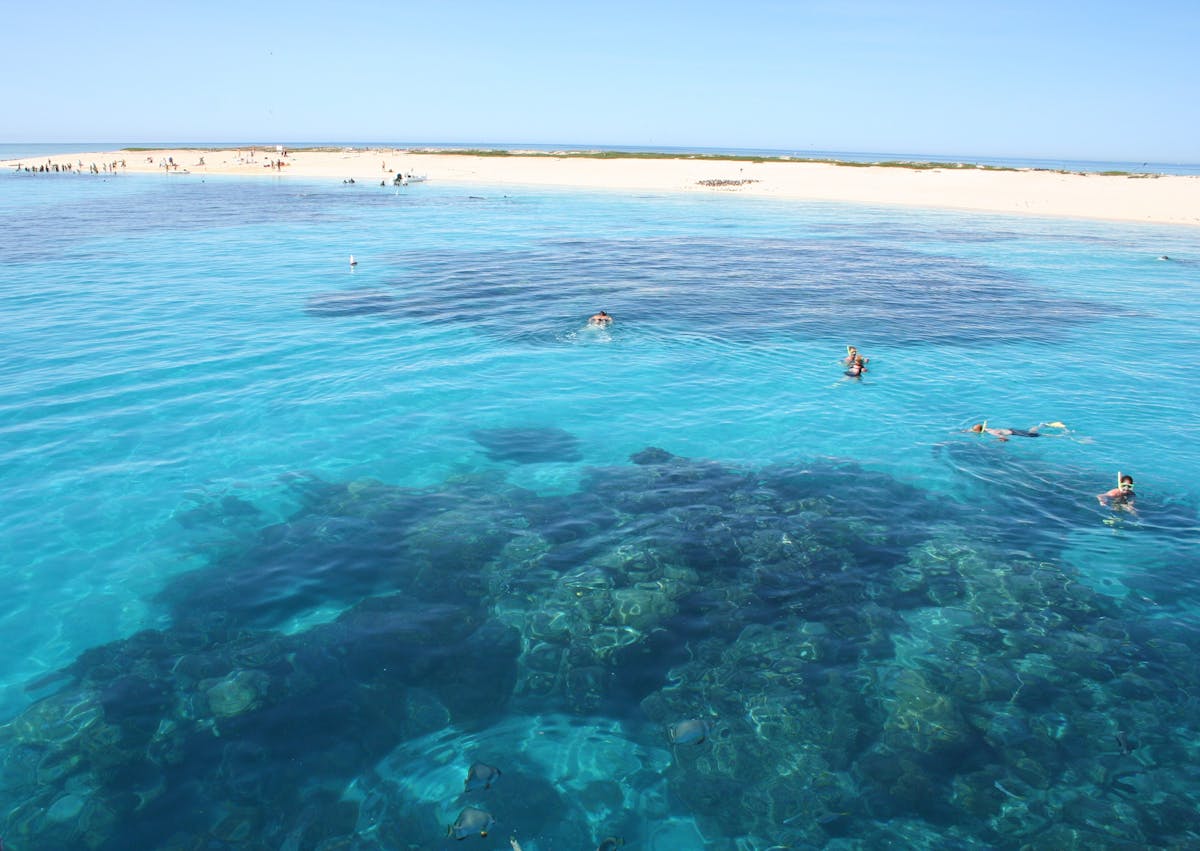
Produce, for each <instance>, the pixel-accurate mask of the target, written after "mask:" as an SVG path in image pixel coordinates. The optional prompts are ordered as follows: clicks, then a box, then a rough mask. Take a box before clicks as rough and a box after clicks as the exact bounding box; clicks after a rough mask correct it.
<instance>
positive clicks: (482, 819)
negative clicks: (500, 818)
mask: <svg viewBox="0 0 1200 851" xmlns="http://www.w3.org/2000/svg"><path fill="white" fill-rule="evenodd" d="M495 823H496V819H494V818H493V817H492V814H491V813H489V812H488V811H487V810H481V809H479V808H478V807H464V808H463V811H462V812H461V813H459V814H458V818H457V819H455V820H454V824H452V825H450V826H449V827H448V828H446V835H447V836H450V837H453V838H454V839H466V838H467V837H468V836H473V835H475V834H476V833H478V834H479V835H480V836H487V835H488V831H489V830H491V829H492V825H494V824H495Z"/></svg>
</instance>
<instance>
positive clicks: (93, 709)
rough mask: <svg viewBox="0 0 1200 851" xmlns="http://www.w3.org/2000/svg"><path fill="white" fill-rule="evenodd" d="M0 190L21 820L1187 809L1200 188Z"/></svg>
mask: <svg viewBox="0 0 1200 851" xmlns="http://www.w3.org/2000/svg"><path fill="white" fill-rule="evenodd" d="M0 220H2V221H3V223H4V226H5V227H4V230H5V233H6V235H7V236H6V239H5V240H4V242H3V243H2V244H0V261H2V262H0V284H2V286H0V315H2V316H3V318H4V320H5V321H4V323H3V328H2V330H0V337H2V339H3V342H4V349H5V352H6V355H7V356H6V357H5V359H4V360H3V362H2V366H0V369H2V371H3V379H4V380H3V382H2V384H0V475H2V477H3V481H4V482H5V488H6V498H5V504H6V515H5V522H4V524H3V526H2V527H0V553H3V562H2V568H0V569H2V570H3V576H4V578H5V580H6V582H7V585H8V588H9V593H8V594H7V595H5V601H4V602H3V603H0V636H2V637H3V639H4V640H5V642H6V643H7V644H8V646H9V648H10V651H9V653H8V654H6V657H5V661H4V662H3V663H0V710H2V714H0V718H2V720H3V721H4V722H6V723H5V725H4V726H3V728H0V758H2V760H3V762H2V765H3V773H2V774H0V804H2V806H0V818H2V819H3V821H0V829H2V832H0V835H3V836H4V838H5V841H6V846H7V847H8V848H10V849H14V851H24V849H26V848H41V847H91V848H99V849H118V848H121V849H125V848H131V847H137V848H171V849H192V848H196V849H199V848H230V849H234V848H236V849H250V848H289V849H291V848H295V849H317V848H319V849H322V850H323V851H329V849H334V848H339V849H340V848H362V849H377V848H407V847H415V848H426V847H440V846H441V845H442V844H446V845H448V846H449V845H454V846H455V847H457V843H454V842H453V841H450V840H445V839H444V838H443V837H444V836H445V830H446V826H447V825H449V824H450V823H452V822H453V821H454V820H455V817H456V816H457V815H458V813H459V812H460V811H461V810H462V809H463V807H464V806H466V805H468V804H472V805H477V806H481V807H483V808H485V809H487V810H488V811H489V812H491V813H492V814H493V815H494V817H495V818H496V820H497V822H498V823H497V824H496V826H495V827H494V828H493V830H492V832H491V833H490V835H489V837H488V838H487V839H482V838H480V837H477V836H476V837H473V838H470V839H466V840H464V842H466V843H468V845H469V846H471V847H481V848H507V847H508V841H507V838H508V836H509V835H516V836H517V837H518V838H519V839H520V841H521V842H522V845H523V847H524V848H525V849H526V851H546V849H551V848H588V847H594V846H595V845H596V844H598V843H599V842H600V841H601V840H602V839H603V838H604V837H606V836H610V835H611V836H620V837H623V838H624V839H625V840H626V842H627V844H628V846H630V847H634V848H653V849H667V848H701V847H710V848H741V849H768V848H771V847H773V846H785V847H830V848H858V847H863V848H866V847H885V846H887V845H888V844H889V843H891V844H895V845H901V846H903V847H931V848H932V847H981V848H982V847H1014V848H1016V847H1021V846H1022V845H1026V844H1028V845H1030V846H1031V847H1046V848H1066V847H1074V846H1080V847H1082V846H1084V845H1087V846H1089V847H1125V846H1126V845H1129V846H1138V847H1145V846H1161V847H1167V846H1170V845H1173V844H1176V845H1177V844H1180V843H1185V842H1187V841H1194V839H1195V837H1196V835H1197V832H1200V824H1198V822H1200V819H1198V818H1197V816H1196V815H1195V813H1196V811H1197V810H1196V804H1197V801H1198V799H1200V785H1198V781H1197V778H1196V777H1195V769H1194V764H1195V761H1196V760H1195V756H1196V754H1195V753H1194V750H1195V747H1194V742H1195V741H1196V740H1197V735H1196V734H1197V727H1198V726H1200V717H1198V715H1197V705H1196V702H1195V698H1194V697H1193V695H1194V694H1196V693H1197V691H1196V690H1197V687H1200V669H1198V668H1197V666H1196V663H1195V661H1194V659H1195V658H1196V651H1197V649H1200V635H1198V634H1197V623H1198V622H1197V617H1196V611H1197V610H1196V603H1197V596H1198V594H1200V586H1198V584H1197V581H1196V578H1195V576H1196V569H1197V567H1200V559H1198V558H1197V555H1198V546H1197V542H1198V540H1200V535H1198V534H1197V533H1198V531H1200V528H1198V524H1197V519H1196V511H1197V507H1198V506H1200V491H1198V489H1197V487H1196V484H1195V483H1196V482H1197V481H1200V449H1198V448H1197V446H1196V444H1195V442H1194V436H1195V426H1194V417H1195V412H1196V411H1197V410H1200V394H1198V392H1197V391H1196V389H1195V385H1194V382H1193V381H1192V380H1191V378H1190V376H1191V374H1192V373H1193V372H1194V370H1195V369H1196V367H1197V366H1198V365H1200V364H1198V363H1197V362H1198V361H1200V354H1198V353H1200V345H1198V343H1200V308H1198V306H1197V305H1198V304H1200V301H1198V300H1197V298H1196V292H1197V282H1198V280H1200V234H1197V233H1196V232H1195V231H1191V230H1176V229H1169V228H1138V227H1133V226H1124V225H1122V226H1118V225H1108V224H1083V223H1072V222H1062V221H1052V220H1036V219H1013V218H995V217H980V216H966V215H959V214H953V213H937V212H928V213H924V212H923V213H917V212H913V211H904V210H885V209H862V208H853V207H844V206H837V205H796V204H776V203H770V202H762V201H752V200H747V199H740V198H737V197H736V196H732V195H716V196H698V197H690V196H689V197H668V196H647V197H626V196H621V195H616V194H576V193H566V192H562V193H549V192H542V191H538V192H529V193H524V192H512V191H510V193H509V194H508V195H504V194H502V193H498V192H495V191H493V190H490V189H487V188H482V187H479V188H474V189H470V190H468V189H457V188H445V187H438V186H437V185H436V184H427V185H423V186H419V187H409V188H406V189H403V190H400V191H397V190H395V189H393V188H391V187H387V188H381V187H367V186H362V185H358V186H353V187H351V186H342V185H332V186H331V185H324V184H319V183H301V182H296V181H275V180H270V179H263V180H257V181H246V182H243V181H235V180H213V179H211V178H210V179H208V180H204V181H202V180H201V179H200V178H198V177H186V176H172V177H170V178H167V177H155V178H146V179H135V178H118V179H112V180H103V179H101V178H99V177H92V176H81V175H4V176H2V177H0ZM351 253H353V254H354V255H355V256H356V257H357V258H358V260H359V265H358V266H357V267H356V268H354V269H351V268H350V267H349V264H348V257H349V255H350V254H351ZM1164 254H1165V255H1168V256H1170V257H1171V258H1172V259H1171V260H1170V261H1160V260H1158V259H1157V258H1158V257H1159V256H1160V255H1164ZM599 308H604V309H606V310H608V311H609V312H610V313H612V314H613V315H614V316H616V317H617V322H616V324H615V325H614V326H613V328H612V329H611V330H607V331H595V330H590V329H587V328H586V327H584V321H583V320H584V318H585V317H586V316H587V315H589V314H591V313H592V312H594V311H595V310H597V309H599ZM847 343H853V344H855V345H857V346H858V347H859V348H860V349H861V350H862V351H863V352H864V353H865V354H867V355H869V356H870V357H871V363H870V368H869V372H868V373H867V375H866V376H865V377H864V378H863V379H862V380H861V381H852V380H848V379H846V378H845V377H844V376H843V375H842V372H841V366H840V364H839V358H840V356H841V355H842V354H843V353H844V346H845V345H846V344H847ZM985 418H986V419H988V421H989V424H990V425H999V426H1014V427H1027V426H1029V425H1032V424H1034V423H1037V422H1042V421H1052V420H1057V421H1062V422H1064V423H1065V424H1066V425H1067V427H1068V433H1067V435H1066V436H1065V437H1060V438H1053V439H1052V438H1049V437H1044V438H1039V439H1037V440H1028V439H1024V440H1022V439H1018V438H1014V439H1013V440H1011V441H1009V442H1007V443H1001V442H999V441H997V440H995V439H992V438H979V437H974V436H971V435H967V434H964V433H963V432H962V429H964V428H966V427H967V426H969V425H970V424H971V423H973V422H979V421H982V420H983V419H985ZM1118 469H1121V470H1124V471H1126V472H1130V473H1132V474H1133V475H1134V476H1135V477H1136V479H1137V483H1138V494H1139V499H1138V509H1139V512H1138V515H1137V516H1132V515H1126V514H1124V513H1121V514H1113V513H1111V512H1109V511H1106V510H1104V509H1101V508H1100V507H1099V506H1098V505H1097V503H1096V500H1095V497H1094V494H1096V493H1098V492H1100V491H1102V490H1107V489H1108V488H1109V487H1112V485H1113V480H1114V478H1115V475H1116V471H1117V470H1118ZM686 721H702V722H704V727H705V729H706V730H707V733H708V734H707V735H706V736H705V737H704V741H702V742H699V743H696V742H690V741H689V742H687V743H679V742H677V743H675V744H672V742H671V740H670V736H669V735H668V733H669V731H670V730H671V729H672V728H673V726H674V725H677V724H679V723H681V722H686ZM476 760H481V761H484V762H486V763H489V764H491V765H495V766H497V767H499V768H500V769H501V770H502V771H503V774H502V776H501V777H500V779H499V780H498V781H497V782H496V784H495V785H494V786H493V787H492V788H490V789H488V790H485V791H481V790H475V791H472V792H471V793H469V794H466V795H464V794H463V780H464V778H465V777H466V773H467V769H468V767H469V766H470V764H471V763H472V762H474V761H476ZM181 813H186V814H187V815H186V816H181V815H180V814H181Z"/></svg>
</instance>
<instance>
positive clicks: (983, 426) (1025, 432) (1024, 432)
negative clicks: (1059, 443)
mask: <svg viewBox="0 0 1200 851" xmlns="http://www.w3.org/2000/svg"><path fill="white" fill-rule="evenodd" d="M1043 428H1060V429H1063V430H1065V429H1066V426H1065V425H1064V424H1062V423H1060V422H1052V423H1038V424H1037V425H1035V426H1031V427H1029V428H988V424H987V420H984V421H983V422H981V423H975V425H973V426H971V427H970V428H969V429H967V431H969V432H973V433H975V434H990V435H992V436H993V437H995V438H998V439H999V440H1008V439H1009V438H1010V437H1062V436H1063V435H1061V434H1046V435H1044V434H1042V432H1041V429H1043Z"/></svg>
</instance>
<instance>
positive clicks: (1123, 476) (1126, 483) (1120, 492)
mask: <svg viewBox="0 0 1200 851" xmlns="http://www.w3.org/2000/svg"><path fill="white" fill-rule="evenodd" d="M1135 496H1136V494H1134V492H1133V476H1131V475H1129V474H1128V473H1121V472H1118V473H1117V486H1116V487H1115V488H1113V489H1112V490H1110V491H1105V492H1104V493H1098V494H1096V501H1097V502H1099V503H1100V504H1101V505H1103V506H1105V507H1106V508H1119V509H1121V510H1123V511H1131V512H1133V513H1135V514H1136V513H1137V510H1136V509H1135V508H1134V507H1133V500H1134V498H1135Z"/></svg>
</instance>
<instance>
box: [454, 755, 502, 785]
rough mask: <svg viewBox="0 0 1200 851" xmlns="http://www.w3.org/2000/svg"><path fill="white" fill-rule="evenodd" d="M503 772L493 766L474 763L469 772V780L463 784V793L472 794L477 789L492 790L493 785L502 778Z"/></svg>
mask: <svg viewBox="0 0 1200 851" xmlns="http://www.w3.org/2000/svg"><path fill="white" fill-rule="evenodd" d="M501 774H503V772H502V771H501V770H500V769H498V768H496V767H495V766H492V765H487V764H486V763H482V762H476V763H472V765H471V768H470V769H469V770H468V771H467V779H466V781H464V783H463V791H465V792H470V791H473V790H475V789H491V788H492V784H493V783H495V782H496V779H497V778H499V777H500V775H501Z"/></svg>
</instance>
